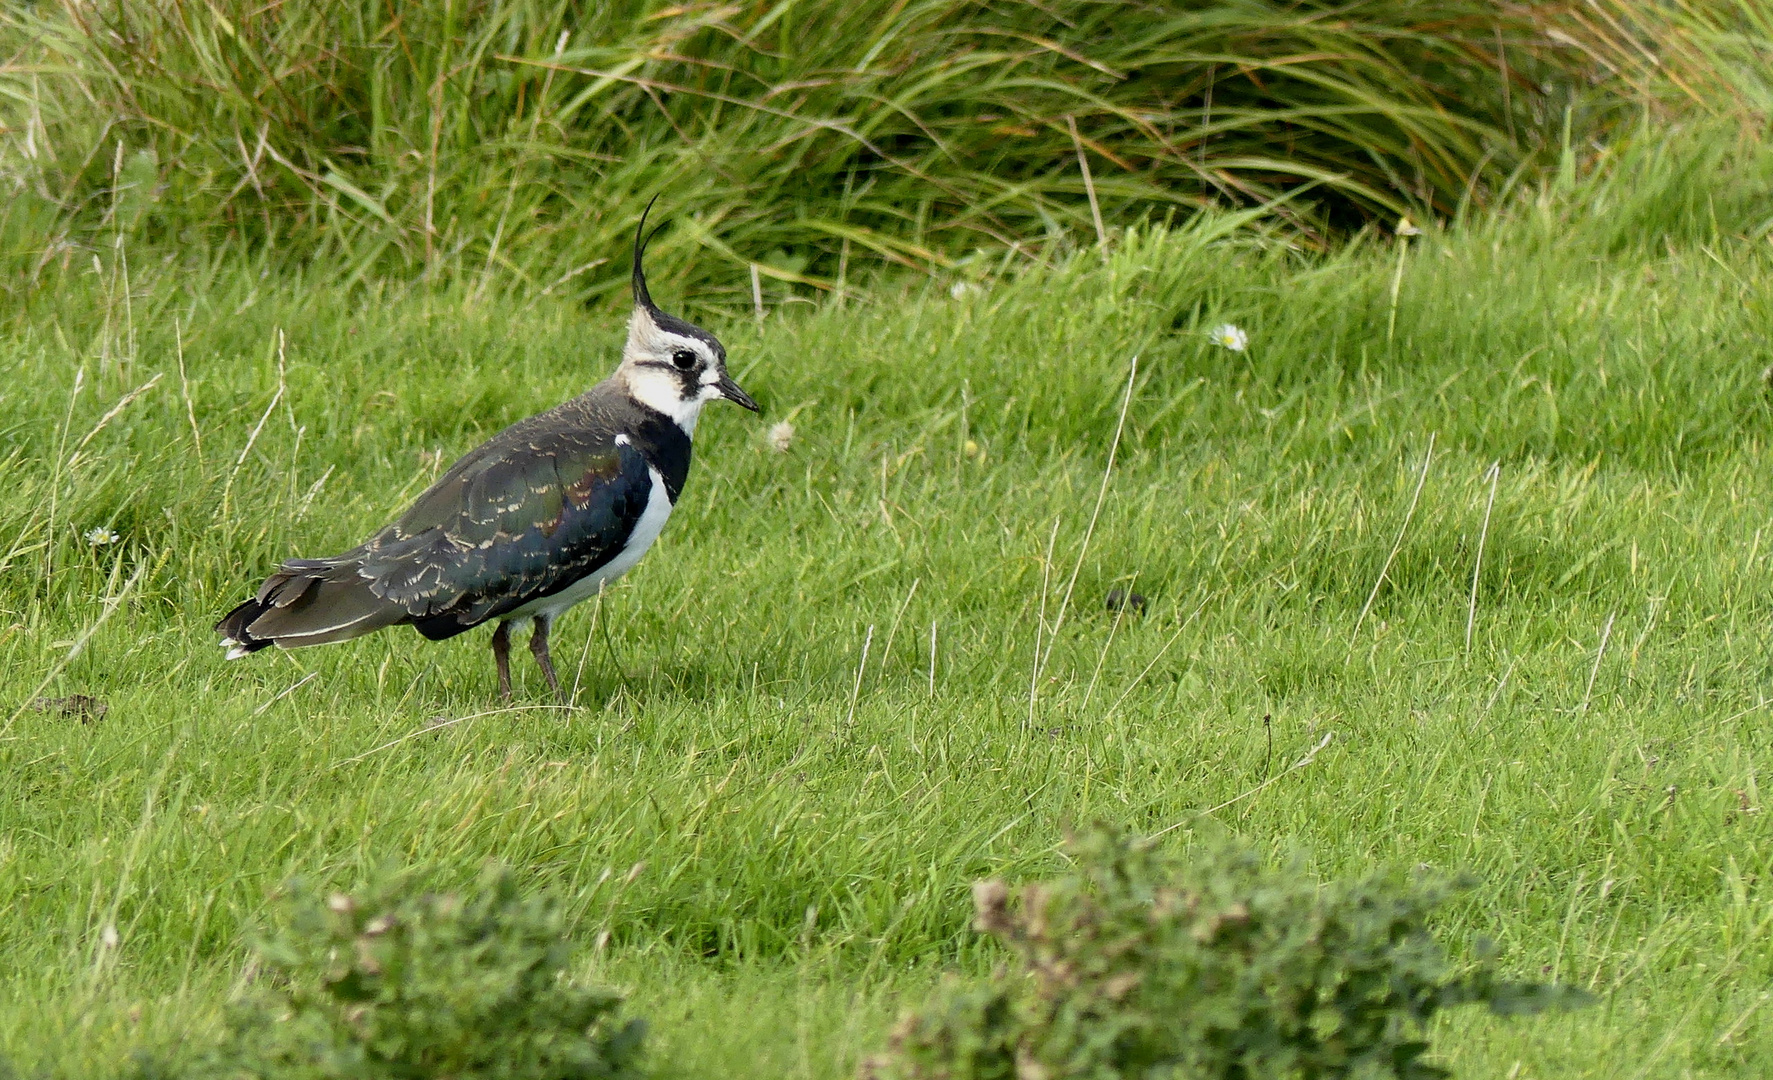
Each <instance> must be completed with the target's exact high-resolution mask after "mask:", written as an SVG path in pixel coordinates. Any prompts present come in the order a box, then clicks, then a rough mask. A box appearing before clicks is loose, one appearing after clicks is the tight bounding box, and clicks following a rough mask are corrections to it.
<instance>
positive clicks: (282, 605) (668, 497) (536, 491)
mask: <svg viewBox="0 0 1773 1080" xmlns="http://www.w3.org/2000/svg"><path fill="white" fill-rule="evenodd" d="M650 209H651V204H648V210H650ZM645 228H646V214H645V213H642V214H641V217H640V225H639V227H638V228H636V230H635V233H634V314H633V316H632V317H631V318H630V319H629V320H628V341H627V344H626V345H625V346H624V347H623V349H622V363H621V365H620V366H619V367H617V368H616V370H615V372H614V374H612V375H610V377H609V378H607V379H605V380H603V381H602V382H600V383H598V384H597V385H596V386H593V387H592V388H591V389H590V390H588V391H586V392H585V393H584V394H582V395H580V396H579V397H576V398H574V399H573V400H571V401H568V402H567V403H565V404H564V405H559V406H557V407H555V408H553V409H550V410H548V411H547V412H545V413H541V414H540V415H537V416H532V417H530V418H529V419H527V420H523V421H519V422H518V423H516V424H513V425H511V426H510V427H508V428H506V429H505V430H503V431H501V432H499V433H498V434H497V435H494V436H493V437H492V438H491V439H488V440H487V441H486V442H485V443H482V444H481V445H480V446H478V447H476V448H475V449H474V450H472V451H470V452H469V453H468V454H467V455H466V456H465V457H463V458H462V459H461V460H460V461H457V462H456V463H455V464H454V465H452V466H450V468H449V471H448V472H446V473H444V474H443V477H442V479H440V480H438V481H437V482H436V483H435V484H433V485H431V487H430V488H429V489H428V490H427V491H426V492H425V493H424V494H422V495H420V496H419V497H418V500H417V501H416V502H414V503H413V504H412V506H411V507H409V508H408V509H407V511H406V512H405V513H404V514H402V515H400V518H399V519H398V520H397V521H395V522H394V523H393V524H392V525H389V526H387V527H386V528H384V529H382V530H381V531H380V532H378V533H376V534H375V535H374V536H372V537H370V539H369V540H368V541H366V542H365V543H363V544H362V545H360V546H358V547H355V548H352V549H351V550H350V551H347V552H345V553H344V554H342V555H334V556H332V557H330V558H325V559H291V560H289V561H288V562H285V563H284V564H283V565H282V566H280V567H279V568H278V569H277V572H276V573H274V574H272V575H271V576H270V578H269V579H268V580H266V582H265V584H264V585H263V586H262V587H261V588H260V589H259V591H258V595H256V596H254V597H253V598H252V599H251V600H248V601H246V602H245V603H244V604H241V605H240V606H239V607H237V608H235V609H234V610H233V611H230V612H228V614H227V615H226V616H224V617H223V618H222V620H221V621H220V622H218V623H216V627H215V628H216V630H217V631H219V632H220V633H221V635H222V645H223V646H225V647H226V648H227V650H228V658H229V659H231V660H232V659H238V658H240V657H243V656H246V655H247V654H248V653H253V652H257V651H258V650H260V649H263V648H266V647H267V646H271V645H280V646H282V647H283V648H286V649H293V648H299V647H302V646H306V645H325V644H329V643H331V642H335V641H346V640H349V639H350V638H354V637H361V636H362V635H364V634H367V633H370V632H372V631H375V630H380V629H381V628H383V627H384V626H402V625H409V626H412V627H413V628H415V629H416V630H418V632H419V633H421V634H423V635H424V636H425V637H427V638H429V639H431V640H432V641H442V640H443V639H445V638H451V637H454V636H456V635H457V634H460V633H462V632H464V631H466V630H470V629H472V628H473V627H476V626H479V625H480V624H481V623H485V622H497V624H498V625H497V627H496V628H495V629H494V630H493V635H492V649H493V659H494V660H495V661H496V662H497V663H498V669H499V694H500V695H501V696H502V697H504V698H506V699H509V698H510V696H511V667H510V652H511V626H512V624H513V623H521V622H523V621H525V620H531V621H533V622H534V626H535V629H534V631H533V632H532V634H531V636H530V640H529V647H530V652H532V653H533V654H535V658H536V663H537V664H539V665H540V666H541V669H542V674H543V675H544V676H545V677H546V678H547V680H548V685H549V686H550V687H552V688H553V690H554V693H555V695H556V696H560V695H561V689H560V679H559V677H558V676H557V675H555V673H554V663H553V661H552V660H551V659H550V658H549V656H548V630H549V628H550V627H551V626H552V625H553V624H554V620H555V619H556V618H558V617H559V616H560V613H561V612H563V611H565V610H566V609H567V608H570V607H572V606H573V605H574V604H576V603H578V602H579V601H581V600H584V599H586V598H587V597H591V596H595V595H596V594H597V593H598V592H599V591H600V590H601V589H602V588H603V587H604V586H605V585H607V584H609V583H610V582H611V581H614V580H615V579H616V578H618V577H621V576H622V575H623V574H625V573H627V572H628V571H629V570H631V569H633V568H634V564H635V563H637V562H639V561H640V557H641V556H642V555H645V554H646V552H647V549H648V548H650V547H652V545H653V541H655V540H657V539H658V537H659V531H660V530H661V529H663V528H664V527H665V520H666V519H667V518H669V517H670V516H671V511H672V508H673V507H675V506H676V505H677V499H678V496H679V495H681V494H682V492H683V483H684V480H685V479H686V478H687V477H688V476H689V467H690V437H691V436H692V435H693V434H694V433H695V430H696V420H697V418H698V417H700V416H701V413H702V406H704V405H706V404H707V403H708V402H710V401H715V400H717V399H721V398H724V399H726V400H727V401H731V402H735V403H736V404H738V405H741V406H743V407H744V408H747V409H750V410H751V411H752V412H758V411H759V410H758V408H757V403H756V402H755V401H752V400H751V398H750V396H749V395H747V394H746V393H745V391H743V390H741V389H739V384H738V383H736V382H734V381H733V380H732V378H731V377H730V376H729V375H727V372H726V347H725V346H723V345H721V343H720V342H719V341H718V340H716V339H715V337H714V335H713V334H710V333H709V332H708V331H706V330H703V329H702V328H701V327H699V326H695V325H693V324H691V323H689V322H686V321H685V320H683V319H679V318H676V317H674V316H671V315H667V314H665V313H664V312H663V311H660V310H659V308H658V306H657V305H656V304H654V303H653V300H652V297H651V296H650V295H649V294H648V293H647V288H646V272H645V270H644V269H643V268H642V264H641V260H642V258H643V256H644V255H645V248H646V241H647V240H650V239H651V237H650V236H647V235H646V234H645V232H644V230H645Z"/></svg>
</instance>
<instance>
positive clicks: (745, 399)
mask: <svg viewBox="0 0 1773 1080" xmlns="http://www.w3.org/2000/svg"><path fill="white" fill-rule="evenodd" d="M714 386H715V388H716V389H718V390H719V391H720V396H721V397H723V398H726V399H727V400H728V401H730V402H732V403H733V404H734V405H737V406H739V407H740V408H743V409H750V410H751V411H752V412H754V413H757V414H759V415H762V413H763V410H762V409H759V408H758V407H757V402H755V401H752V400H751V395H750V394H747V393H746V392H745V391H743V390H741V389H739V384H738V383H736V382H734V381H733V377H732V376H731V375H722V376H721V377H720V381H719V382H717V383H715V384H714Z"/></svg>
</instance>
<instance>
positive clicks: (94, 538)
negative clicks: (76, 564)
mask: <svg viewBox="0 0 1773 1080" xmlns="http://www.w3.org/2000/svg"><path fill="white" fill-rule="evenodd" d="M121 539H123V538H122V537H121V536H118V535H117V534H116V533H114V532H112V531H111V530H110V529H106V528H103V527H101V528H97V529H89V530H87V532H86V533H85V540H86V542H87V543H89V544H91V545H92V546H93V547H104V546H105V545H106V544H115V543H116V542H117V541H119V540H121Z"/></svg>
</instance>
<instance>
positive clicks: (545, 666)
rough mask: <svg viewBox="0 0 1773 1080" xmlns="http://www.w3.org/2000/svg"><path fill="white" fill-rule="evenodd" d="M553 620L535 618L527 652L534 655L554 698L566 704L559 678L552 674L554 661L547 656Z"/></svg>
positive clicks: (541, 617) (538, 616)
mask: <svg viewBox="0 0 1773 1080" xmlns="http://www.w3.org/2000/svg"><path fill="white" fill-rule="evenodd" d="M553 621H554V620H552V619H550V618H548V617H547V616H545V615H537V616H536V628H535V630H533V631H532V632H531V633H530V635H529V651H530V652H531V653H533V654H534V655H535V658H536V663H537V664H539V665H541V668H542V674H543V676H545V677H546V678H547V680H548V685H549V686H550V687H552V688H553V690H554V696H555V697H556V698H558V699H560V702H561V704H565V703H566V695H565V694H563V693H561V692H560V677H559V676H558V675H555V674H554V661H553V660H552V659H550V658H549V656H548V628H549V626H550V625H551V624H552V623H553Z"/></svg>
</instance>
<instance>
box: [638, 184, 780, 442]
mask: <svg viewBox="0 0 1773 1080" xmlns="http://www.w3.org/2000/svg"><path fill="white" fill-rule="evenodd" d="M651 209H652V203H648V204H647V210H648V211H650V210H651ZM645 230H646V214H645V213H642V214H641V215H640V225H639V226H638V227H637V228H636V229H635V230H634V314H633V316H632V317H631V318H629V320H628V343H627V344H626V345H625V346H623V348H622V366H621V367H620V368H619V369H618V370H617V377H618V378H620V379H621V380H622V382H623V383H624V384H625V385H626V386H627V388H628V392H629V393H630V394H631V395H633V397H634V399H635V400H636V401H639V402H640V403H641V404H642V405H645V406H647V407H648V408H650V409H654V410H656V411H658V412H661V413H664V414H665V415H666V416H669V417H670V418H671V419H673V420H675V421H676V422H677V426H678V427H681V428H682V429H683V430H684V431H686V432H690V433H693V432H694V431H695V428H696V418H697V417H699V416H700V415H701V414H702V406H703V405H706V404H707V403H708V402H710V401H716V400H719V399H721V398H724V399H726V400H727V401H731V402H733V403H734V404H737V405H740V406H743V407H744V408H747V409H750V410H751V411H752V412H758V411H759V409H758V408H757V402H755V401H752V400H751V395H750V394H747V393H745V391H743V390H741V389H739V384H738V383H736V382H734V381H733V379H732V376H730V375H728V374H727V373H726V346H724V345H722V344H721V343H720V340H719V339H718V338H716V337H715V336H714V335H713V334H710V333H709V332H708V331H706V330H704V329H702V328H701V327H699V326H697V325H695V324H694V323H691V322H689V321H687V320H684V319H680V318H678V317H677V316H675V315H667V314H665V313H664V312H663V311H660V310H659V307H658V305H657V304H654V303H653V298H652V296H651V294H649V293H648V292H647V290H646V270H645V269H644V268H643V266H642V260H643V259H644V257H645V255H646V244H647V241H648V240H651V239H652V237H651V236H649V235H648V234H647V233H646V231H645Z"/></svg>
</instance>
